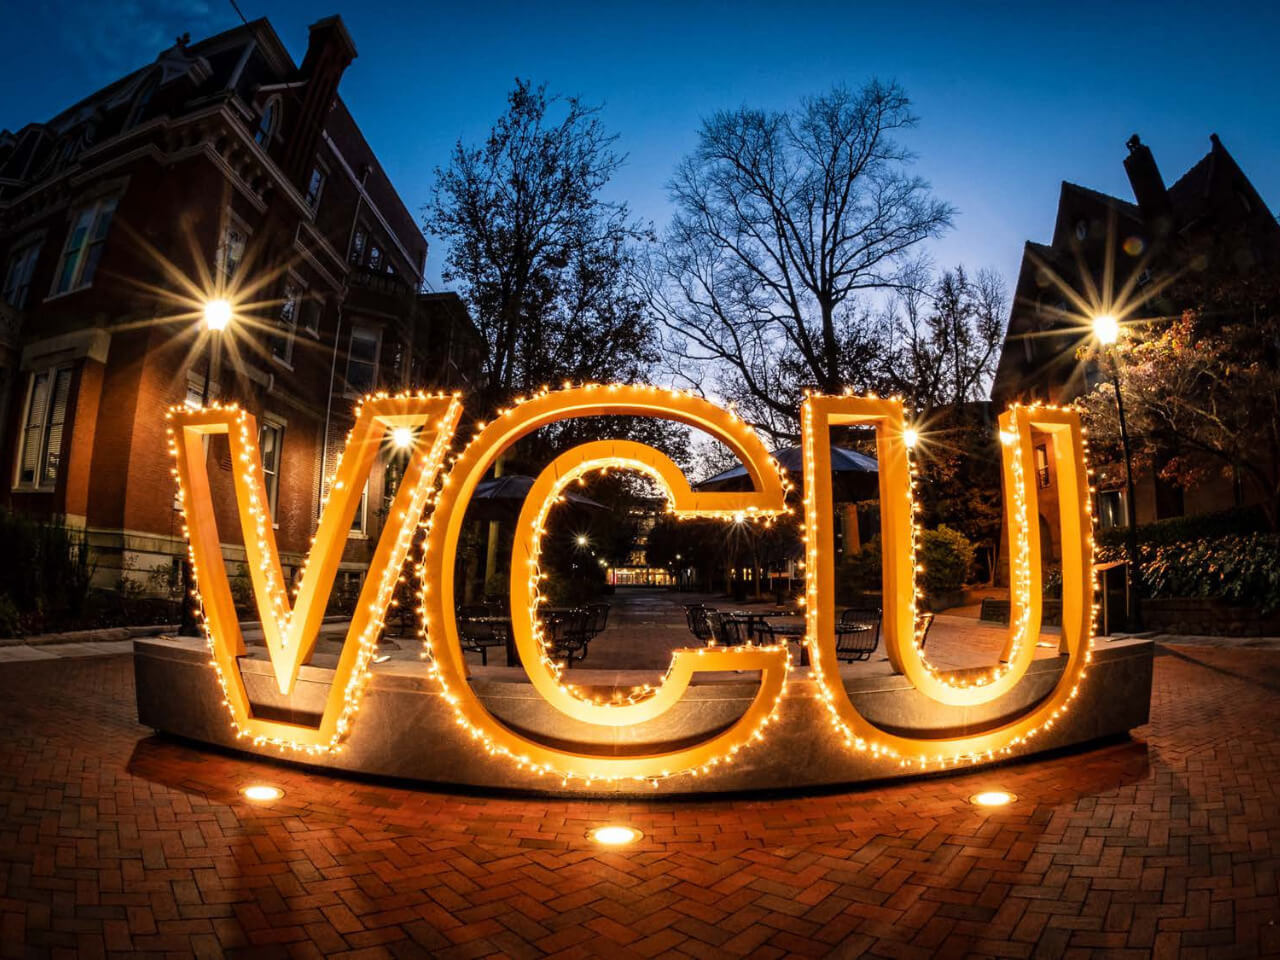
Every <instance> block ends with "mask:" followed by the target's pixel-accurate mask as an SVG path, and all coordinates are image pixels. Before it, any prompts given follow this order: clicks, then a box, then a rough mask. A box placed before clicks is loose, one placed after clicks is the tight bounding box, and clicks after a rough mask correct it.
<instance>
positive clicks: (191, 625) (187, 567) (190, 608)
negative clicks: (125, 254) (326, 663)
mask: <svg viewBox="0 0 1280 960" xmlns="http://www.w3.org/2000/svg"><path fill="white" fill-rule="evenodd" d="M233 313H234V311H233V309H232V307H231V302H230V301H229V300H225V299H223V298H221V297H218V298H215V299H213V300H209V301H207V302H206V303H205V305H204V311H203V316H202V320H201V322H202V324H203V326H204V329H205V330H207V331H208V332H209V335H210V336H209V350H208V353H207V354H206V356H205V367H204V387H203V388H202V389H201V391H200V406H202V407H207V406H208V405H209V384H210V383H212V382H213V374H214V371H215V370H216V369H217V368H218V366H219V365H220V363H221V359H222V332H223V331H224V330H226V329H227V327H228V326H229V325H230V324H231V318H232V315H233ZM194 591H195V578H194V577H193V576H192V572H191V558H190V556H187V555H184V556H183V558H182V609H181V614H180V620H179V624H178V633H179V635H181V636H191V635H193V634H194V633H195V632H196V616H195V608H194V605H193V604H192V602H191V594H192V593H193V592H194Z"/></svg>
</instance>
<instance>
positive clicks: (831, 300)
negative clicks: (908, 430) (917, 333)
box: [640, 80, 952, 439]
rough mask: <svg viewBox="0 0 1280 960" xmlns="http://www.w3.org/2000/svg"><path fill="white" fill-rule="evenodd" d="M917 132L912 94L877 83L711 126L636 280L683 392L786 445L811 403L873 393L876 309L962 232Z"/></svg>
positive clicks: (683, 172) (677, 184)
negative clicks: (917, 145) (940, 194)
mask: <svg viewBox="0 0 1280 960" xmlns="http://www.w3.org/2000/svg"><path fill="white" fill-rule="evenodd" d="M914 123H915V117H914V116H913V115H912V114H911V111H910V109H909V101H908V99H907V96H906V94H905V93H904V92H903V91H902V89H901V88H900V87H898V86H897V85H896V84H883V83H880V82H878V81H875V80H873V81H871V82H870V83H868V84H867V85H866V86H864V87H863V88H862V89H860V90H856V91H855V90H850V89H848V88H846V87H843V86H836V87H833V88H832V89H831V90H830V91H828V92H826V93H824V94H822V95H820V96H817V97H813V98H810V99H807V100H805V101H803V102H802V103H801V104H800V106H799V107H798V108H797V109H794V110H791V111H787V112H780V113H768V112H766V111H763V110H758V109H754V108H749V107H743V108H741V109H738V110H730V111H722V112H719V113H717V114H715V115H714V116H713V117H711V118H710V119H708V120H707V121H705V122H704V124H703V126H702V129H701V131H700V134H699V142H698V147H697V149H696V150H695V151H694V152H693V153H692V154H691V155H690V156H688V157H687V158H685V160H684V161H683V162H682V163H681V164H680V166H679V168H678V169H677V171H676V174H675V177H674V179H673V180H672V182H671V184H670V191H671V196H672V199H673V201H674V202H675V204H676V206H677V213H676V216H675V217H674V219H673V221H672V224H671V226H670V228H669V230H668V231H667V233H666V236H665V238H664V242H663V243H662V244H661V245H660V246H659V247H658V248H657V249H656V250H655V251H654V253H653V254H652V255H651V256H650V257H649V258H648V259H647V261H646V263H645V264H644V270H643V271H642V272H641V274H640V277H641V285H642V289H643V290H644V292H645V296H646V299H647V300H648V302H649V305H650V307H651V309H652V311H653V313H654V315H655V316H657V317H658V318H659V320H660V321H661V323H662V324H663V325H664V328H665V329H666V331H667V339H668V346H669V349H670V350H671V352H672V356H673V365H674V366H675V372H676V373H677V375H678V376H681V377H684V378H686V379H687V380H689V381H690V382H692V383H694V384H696V385H698V386H700V387H702V386H704V385H705V386H706V387H710V388H711V389H712V390H713V391H714V392H715V393H717V394H718V395H720V396H721V397H724V398H725V399H728V400H731V401H735V402H736V403H737V404H738V406H739V407H740V408H741V411H742V413H743V415H744V416H745V417H746V418H747V419H748V420H750V421H752V422H753V423H756V424H758V425H760V426H761V427H763V428H765V429H766V430H768V431H769V432H771V433H772V434H773V435H774V436H776V437H779V438H783V437H785V438H788V439H792V438H794V437H795V435H796V428H795V417H796V408H797V405H798V401H799V399H800V395H801V392H802V390H803V388H804V387H806V386H815V387H817V388H818V389H819V390H822V391H826V392H838V391H840V390H842V389H843V388H845V387H847V386H853V387H858V388H863V389H866V388H868V387H870V386H874V385H875V384H874V383H873V382H870V381H871V379H872V377H874V375H875V374H877V373H878V372H879V371H880V368H881V364H879V363H877V362H876V361H877V360H880V359H882V358H883V352H882V346H881V343H882V337H881V333H882V331H881V329H880V324H879V323H877V322H876V320H875V311H874V310H873V309H872V307H871V306H870V305H868V303H867V302H866V300H865V299H864V298H865V296H866V295H867V294H868V293H873V292H876V291H888V290H894V289H898V288H900V287H902V286H904V285H906V284H907V283H909V282H910V276H909V270H908V267H909V254H910V252H911V251H912V249H913V248H914V247H915V246H916V245H917V244H918V243H919V242H920V241H921V240H924V239H926V238H928V237H934V236H938V235H939V234H940V233H941V232H942V231H943V230H944V229H945V228H946V227H948V226H949V225H950V223H951V217H952V209H951V207H950V206H948V205H947V204H945V203H943V202H942V201H940V200H937V199H934V198H933V197H932V196H931V194H930V192H929V187H928V185H927V184H926V183H925V182H924V180H922V179H921V178H920V177H917V176H913V175H911V174H910V173H909V172H908V169H907V168H908V166H909V164H910V162H911V161H912V159H913V156H912V154H911V153H910V152H909V151H907V150H906V149H905V148H903V147H902V146H900V145H899V144H898V143H897V141H896V140H895V139H894V134H895V133H896V132H898V131H901V130H904V129H907V128H909V127H911V126H913V125H914ZM708 374H710V377H709V378H708Z"/></svg>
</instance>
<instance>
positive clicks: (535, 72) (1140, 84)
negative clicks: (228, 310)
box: [0, 0, 1280, 286]
mask: <svg viewBox="0 0 1280 960" xmlns="http://www.w3.org/2000/svg"><path fill="white" fill-rule="evenodd" d="M0 8H3V17H2V21H0V22H4V24H5V28H6V34H7V36H6V43H5V48H6V58H5V62H4V63H3V64H2V65H0V127H9V128H10V129H16V128H17V127H19V126H21V125H22V124H23V123H25V122H27V121H29V120H40V119H47V118H48V117H49V116H51V115H53V114H54V113H56V112H57V111H58V110H59V109H61V108H62V107H64V106H67V105H69V104H70V103H72V102H74V101H75V100H76V99H79V98H80V97H82V96H84V95H86V94H88V93H89V92H91V91H92V90H93V89H96V88H97V87H98V86H100V85H102V84H104V83H106V82H109V81H110V80H112V79H114V78H115V77H117V76H119V75H121V74H122V73H124V72H126V71H128V70H130V69H133V68H135V67H137V66H140V65H142V64H144V63H147V62H149V61H150V60H152V59H154V57H155V55H156V53H157V52H158V51H159V50H160V49H161V48H162V47H164V46H167V45H168V44H169V43H171V42H172V38H173V37H174V36H175V35H176V34H178V33H181V32H182V31H184V30H185V31H190V32H191V34H192V36H193V37H203V36H206V35H208V34H210V33H213V32H216V31H218V30H222V29H226V28H228V27H231V26H233V25H235V23H237V22H238V18H237V16H236V14H235V12H234V10H233V9H232V7H231V4H230V2H229V0H118V2H112V3H110V4H104V3H101V2H99V0H52V2H47V3H18V2H16V0H0ZM241 8H242V9H243V11H244V14H245V15H246V16H247V17H249V18H250V19H253V18H255V17H258V16H267V17H269V18H270V20H271V21H272V23H273V24H274V25H275V28H276V30H277V32H278V33H279V34H280V36H281V38H282V39H283V41H284V43H285V44H286V46H287V47H288V48H289V49H290V51H291V52H292V53H293V55H294V57H295V59H296V60H298V61H301V58H302V53H303V51H304V50H305V47H306V36H307V29H306V28H307V25H308V24H309V23H311V22H313V21H314V20H316V19H318V18H319V17H320V16H323V15H325V14H328V13H333V12H338V13H341V14H342V16H343V18H344V19H345V21H346V23H347V26H348V28H349V29H350V31H351V34H352V37H353V38H354V40H355V42H356V46H357V47H358V49H359V52H360V55H359V58H358V59H357V60H356V61H355V62H354V63H353V64H352V66H351V68H350V69H349V71H348V72H347V75H346V78H345V79H344V80H343V83H342V87H341V90H342V94H343V96H344V98H345V99H346V101H347V103H348V104H349V105H350V107H351V109H352V112H353V113H354V115H355V117H356V119H357V121H358V122H359V124H360V125H361V127H362V129H363V130H364V133H365V136H366V137H367V138H368V139H369V141H370V143H371V144H372V145H373V147H374V149H375V151H376V152H377V154H378V156H379V157H380V159H381V160H382V163H383V165H384V166H385V167H386V169H387V171H388V173H389V174H390V176H391V179H392V181H393V182H394V183H395V184H396V186H397V187H398V188H399V190H400V193H401V195H402V196H403V197H404V200H405V202H406V204H407V205H408V207H409V208H410V210H412V211H414V212H415V213H417V212H418V211H419V210H420V209H421V207H422V206H423V205H424V204H425V203H426V202H427V200H428V199H429V197H430V194H431V186H432V181H433V171H434V168H435V167H436V166H437V165H439V164H442V163H445V162H446V161H447V159H448V155H449V151H450V148H451V146H452V145H453V143H454V141H455V140H456V139H457V138H459V137H461V138H462V139H463V140H465V141H469V142H473V141H478V140H479V139H480V138H482V137H483V136H484V134H485V132H486V131H487V130H488V128H489V126H490V124H491V123H492V121H493V119H494V118H495V117H496V116H497V115H498V114H499V113H500V112H501V111H502V109H503V107H504V102H505V101H504V98H505V95H506V93H507V91H508V90H509V89H510V87H511V85H512V80H513V78H514V77H515V76H517V75H519V76H523V77H528V78H531V79H533V80H534V81H536V82H545V83H547V84H548V85H549V88H550V89H551V90H552V91H557V92H562V93H573V94H579V95H581V96H582V97H583V98H585V99H587V100H589V101H598V102H603V103H604V105H605V114H604V119H605V122H606V123H607V124H608V126H609V127H610V129H612V130H613V131H615V132H617V133H618V134H620V136H621V140H620V143H619V146H620V148H621V150H622V151H624V152H625V153H626V154H628V157H629V159H628V163H627V166H626V167H625V168H624V170H623V171H622V173H621V174H620V176H619V177H618V178H617V179H616V181H615V182H614V184H613V185H612V186H611V189H610V194H611V196H612V197H614V198H617V199H625V200H626V201H627V202H628V203H629V204H630V205H631V207H632V210H633V212H634V214H635V215H636V216H638V217H640V218H642V219H644V220H646V221H653V222H654V223H655V224H657V225H658V226H659V227H660V226H661V225H662V224H664V223H665V222H666V220H667V218H668V216H669V207H668V204H667V200H666V193H665V188H664V184H665V182H666V180H667V179H668V177H669V176H670V173H671V171H672V168H673V166H674V164H675V163H676V161H677V160H678V158H679V157H680V156H682V155H683V154H684V153H686V152H687V151H688V150H690V148H691V147H692V146H693V144H694V142H695V136H696V131H697V127H698V123H699V119H700V118H701V117H704V116H706V115H708V114H709V113H711V112H712V111H714V110H716V109H719V108H723V107H734V106H738V105H741V104H752V105H759V106H762V107H766V108H783V107H786V106H788V105H791V104H794V103H795V102H796V101H797V100H798V99H799V98H800V97H802V96H804V95H806V94H810V93H815V92H818V91H821V90H823V89H824V88H826V87H829V86H830V85H831V84H832V83H834V82H839V81H843V82H845V83H848V84H850V85H857V84H860V83H861V82H862V81H864V80H865V79H867V78H868V77H870V76H873V75H876V76H879V77H881V78H884V79H896V80H898V81H899V82H900V83H901V84H902V85H903V86H904V87H905V88H906V90H907V92H908V94H909V95H910V96H911V97H912V99H913V101H914V106H915V110H916V112H917V113H918V114H919V116H920V125H919V127H918V128H917V129H916V130H914V131H912V132H910V133H909V135H908V136H907V137H906V140H907V143H908V144H909V146H910V147H911V148H912V149H913V150H914V151H915V152H916V153H917V154H918V155H919V161H918V163H917V165H916V169H917V170H918V171H919V173H921V174H922V175H923V176H925V177H926V178H927V179H928V180H929V181H931V182H932V184H933V187H934V189H935V191H936V192H937V194H938V195H939V196H941V197H943V198H944V199H946V200H948V201H950V202H951V203H953V204H954V205H955V206H956V207H957V208H958V210H959V215H958V217H957V219H956V226H955V229H954V230H953V231H952V232H951V233H950V234H949V235H948V236H947V237H946V238H945V239H943V240H941V241H939V242H937V243H934V244H933V245H932V246H931V252H932V254H933V255H934V257H935V258H936V259H937V260H938V261H939V262H940V263H941V264H944V265H953V264H956V263H963V264H965V265H966V266H968V267H971V268H977V267H984V266H985V267H994V268H995V269H997V270H998V271H999V272H1000V273H1001V274H1002V275H1003V276H1004V277H1005V279H1006V281H1007V282H1008V284H1009V285H1010V286H1012V284H1013V282H1014V280H1015V279H1016V270H1017V267H1018V263H1019V259H1020V256H1021V250H1022V244H1023V241H1024V240H1027V239H1033V240H1040V241H1047V240H1048V239H1049V234H1050V231H1051V229H1052V226H1053V216H1054V211H1055V208H1056V203H1057V198H1058V187H1059V182H1060V181H1061V180H1064V179H1068V180H1073V181H1075V182H1078V183H1082V184H1085V185H1086V186H1090V187H1093V188H1095V189H1098V190H1103V191H1106V192H1109V193H1115V194H1117V195H1119V196H1122V197H1126V198H1128V197H1129V196H1130V193H1129V188H1128V183H1127V181H1126V179H1125V176H1124V168H1123V167H1122V165H1121V161H1122V160H1123V158H1124V155H1125V152H1126V151H1125V146H1124V142H1125V140H1126V139H1127V138H1128V136H1129V135H1130V134H1132V133H1134V132H1138V133H1140V134H1141V135H1142V138H1143V140H1144V141H1145V142H1147V143H1148V144H1150V145H1151V147H1152V149H1153V150H1154V152H1155V155H1156V159H1157V162H1158V163H1159V164H1160V168H1161V170H1162V172H1163V173H1164V176H1165V181H1166V183H1172V182H1173V181H1174V180H1175V179H1177V177H1178V176H1180V175H1181V174H1182V173H1183V172H1184V171H1185V170H1186V169H1187V167H1189V166H1190V165H1191V164H1192V163H1194V162H1195V161H1196V160H1197V159H1199V158H1200V157H1201V156H1202V155H1203V154H1204V153H1205V152H1207V150H1208V148H1209V140H1208V137H1209V134H1210V133H1211V132H1217V133H1218V134H1219V135H1220V136H1221V137H1222V141H1223V143H1224V144H1225V145H1226V147H1227V149H1228V150H1230V151H1231V152H1232V153H1233V154H1234V156H1235V157H1236V160H1237V161H1238V162H1239V163H1240V164H1241V166H1242V167H1243V169H1244V171H1245V172H1246V174H1248V175H1249V176H1250V177H1251V179H1252V180H1253V182H1254V185H1255V186H1256V187H1257V188H1258V190H1259V191H1260V193H1261V194H1262V196H1263V198H1264V199H1265V200H1266V201H1267V202H1268V204H1269V206H1271V208H1272V210H1273V211H1274V210H1275V209H1276V205H1277V204H1280V96H1277V90H1278V89H1280V66H1278V64H1280V54H1278V52H1277V51H1278V49H1280V4H1276V3H1272V2H1265V0H1254V2H1251V3H1250V2H1240V0H1217V2H1214V3H1203V2H1197V3H1188V2H1166V3H1152V2H1143V0H1131V2H1126V3H1114V2H1113V3H1094V2H1072V3H1044V4H1040V3H1036V2H1034V0H1031V2H1028V0H1022V2H1018V3H1007V4H1006V3H963V2H950V3H931V2H920V3H878V4H874V5H872V4H865V3H859V2H856V0H846V2H843V3H830V4H828V3H808V2H803V0H802V2H793V3H785V4H784V3H752V2H735V3H729V2H699V0H685V2H676V3H670V2H646V3H631V2H612V3H605V2H583V3H556V2H549V0H548V2H540V3H530V2H527V0H523V2H517V3H486V2H483V0H481V2H472V3H431V4H428V3H397V2H379V3H372V2H368V0H365V2H363V3H351V2H349V0H329V2H328V3H324V4H321V5H317V4H314V3H305V2H301V0H241ZM108 11H109V12H108ZM442 258H443V250H442V249H441V247H440V245H439V244H433V248H432V254H431V258H430V261H429V263H428V276H429V278H430V279H431V280H433V281H435V282H437V283H438V279H439V271H440V265H441V260H442Z"/></svg>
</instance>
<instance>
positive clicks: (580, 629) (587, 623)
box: [542, 607, 595, 668]
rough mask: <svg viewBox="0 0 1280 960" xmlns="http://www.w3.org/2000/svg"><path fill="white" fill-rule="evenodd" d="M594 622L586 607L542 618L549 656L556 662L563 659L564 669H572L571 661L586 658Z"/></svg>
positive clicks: (593, 617) (592, 615)
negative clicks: (549, 651)
mask: <svg viewBox="0 0 1280 960" xmlns="http://www.w3.org/2000/svg"><path fill="white" fill-rule="evenodd" d="M594 622H595V616H594V614H593V613H592V612H591V611H590V610H588V609H587V608H586V607H574V608H573V609H572V610H568V611H566V612H565V613H559V614H550V615H548V616H546V617H544V618H543V621H542V626H543V631H544V633H545V635H546V638H547V646H548V647H549V648H550V650H551V656H552V657H553V658H555V659H556V660H561V659H563V660H564V662H565V667H566V668H569V667H572V666H573V661H575V660H581V659H583V658H584V657H586V655H587V645H588V644H590V643H591V637H592V633H591V626H592V624H593V623H594Z"/></svg>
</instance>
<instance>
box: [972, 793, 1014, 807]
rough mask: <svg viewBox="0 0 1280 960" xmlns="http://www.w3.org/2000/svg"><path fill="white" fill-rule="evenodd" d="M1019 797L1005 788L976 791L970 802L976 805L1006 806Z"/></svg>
mask: <svg viewBox="0 0 1280 960" xmlns="http://www.w3.org/2000/svg"><path fill="white" fill-rule="evenodd" d="M1017 799H1018V798H1017V797H1016V796H1014V795H1013V794H1012V793H1009V792H1008V791H1005V790H984V791H983V792H982V793H975V794H974V795H973V796H971V797H970V798H969V802H970V803H972V804H973V805H974V806H976V807H1004V806H1008V805H1009V804H1011V803H1013V801H1015V800H1017Z"/></svg>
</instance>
